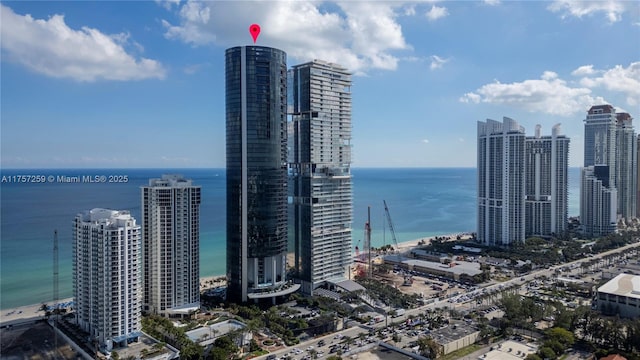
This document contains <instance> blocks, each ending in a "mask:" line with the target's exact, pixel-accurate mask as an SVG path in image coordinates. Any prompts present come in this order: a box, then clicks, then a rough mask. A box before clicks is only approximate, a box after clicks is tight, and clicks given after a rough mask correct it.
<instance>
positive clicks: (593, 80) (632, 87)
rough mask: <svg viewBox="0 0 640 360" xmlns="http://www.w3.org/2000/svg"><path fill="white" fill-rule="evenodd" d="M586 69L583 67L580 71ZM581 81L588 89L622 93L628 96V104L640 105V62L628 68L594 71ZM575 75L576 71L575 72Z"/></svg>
mask: <svg viewBox="0 0 640 360" xmlns="http://www.w3.org/2000/svg"><path fill="white" fill-rule="evenodd" d="M581 68H584V66H581V67H580V68H578V70H579V69H581ZM591 70H592V72H591V73H585V75H595V76H591V77H588V76H587V77H583V78H582V79H581V80H580V84H581V85H582V86H585V87H588V88H604V89H606V90H609V91H614V92H620V93H623V94H624V95H625V96H626V100H627V104H628V105H631V106H636V105H639V104H640V61H638V62H634V63H631V64H629V66H628V67H626V68H625V67H623V66H621V65H616V66H615V67H613V68H611V69H608V70H594V69H593V67H591ZM576 71H577V70H576ZM574 73H575V71H574Z"/></svg>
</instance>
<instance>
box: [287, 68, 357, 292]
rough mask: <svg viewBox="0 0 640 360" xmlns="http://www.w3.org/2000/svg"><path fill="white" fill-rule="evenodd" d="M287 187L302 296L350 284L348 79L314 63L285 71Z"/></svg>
mask: <svg viewBox="0 0 640 360" xmlns="http://www.w3.org/2000/svg"><path fill="white" fill-rule="evenodd" d="M289 81H290V83H289V86H288V88H289V91H288V94H289V114H290V116H291V120H292V122H291V123H290V126H289V131H290V132H291V135H290V141H289V148H290V155H289V161H290V164H289V169H290V187H291V193H292V195H293V197H292V198H293V204H292V208H293V211H292V215H291V219H292V220H291V221H292V222H293V224H294V234H293V236H294V243H295V268H296V270H297V271H298V277H299V278H300V279H301V280H302V284H301V285H302V291H303V292H304V293H306V294H312V293H313V291H314V289H316V288H318V287H319V286H321V285H322V284H323V283H324V282H334V283H335V282H339V281H342V280H346V279H348V271H349V266H350V265H351V243H352V237H351V226H352V221H353V205H352V184H351V170H350V168H351V74H350V73H349V72H348V71H347V70H346V69H345V68H343V67H341V66H340V65H336V64H332V63H327V62H324V61H320V60H314V61H312V62H308V63H305V64H301V65H297V66H294V67H293V68H292V70H290V71H289Z"/></svg>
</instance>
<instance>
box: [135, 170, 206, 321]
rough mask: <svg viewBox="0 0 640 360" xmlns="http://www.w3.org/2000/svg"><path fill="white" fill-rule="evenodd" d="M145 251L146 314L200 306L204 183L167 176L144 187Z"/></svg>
mask: <svg viewBox="0 0 640 360" xmlns="http://www.w3.org/2000/svg"><path fill="white" fill-rule="evenodd" d="M142 254H143V274H144V300H143V307H144V310H145V311H146V312H149V313H152V314H159V315H163V316H172V315H184V314H189V313H191V312H194V311H196V310H198V309H199V308H200V186H195V185H193V183H192V181H191V180H187V179H185V178H183V177H182V176H181V175H163V176H162V178H161V179H151V180H149V186H143V187H142Z"/></svg>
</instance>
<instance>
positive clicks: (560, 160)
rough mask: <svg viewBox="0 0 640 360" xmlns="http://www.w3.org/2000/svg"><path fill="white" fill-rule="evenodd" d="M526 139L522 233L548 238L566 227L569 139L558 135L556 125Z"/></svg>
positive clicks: (558, 127) (538, 131) (558, 131)
mask: <svg viewBox="0 0 640 360" xmlns="http://www.w3.org/2000/svg"><path fill="white" fill-rule="evenodd" d="M540 129H541V126H540V125H537V126H536V131H535V135H534V136H531V137H527V138H526V145H525V154H526V159H525V163H526V180H525V183H526V185H525V196H526V200H525V206H526V209H525V218H526V221H525V223H526V225H525V236H526V237H529V236H541V237H549V236H552V235H553V234H557V235H559V234H561V233H563V232H564V231H565V230H566V228H567V216H568V192H567V189H568V169H569V138H567V137H566V136H563V135H560V124H556V125H555V126H553V128H552V130H551V136H541V134H540Z"/></svg>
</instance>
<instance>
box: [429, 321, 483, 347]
mask: <svg viewBox="0 0 640 360" xmlns="http://www.w3.org/2000/svg"><path fill="white" fill-rule="evenodd" d="M477 331H479V330H478V329H476V328H475V327H474V326H470V325H469V324H466V323H464V322H462V321H456V322H452V323H451V324H449V326H447V327H446V328H442V329H438V330H434V331H432V332H431V334H430V335H431V336H432V337H433V339H434V340H435V341H436V342H437V343H438V344H441V345H444V344H448V343H451V342H454V341H458V340H460V339H462V338H463V337H465V336H468V335H471V334H473V333H475V332H477Z"/></svg>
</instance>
